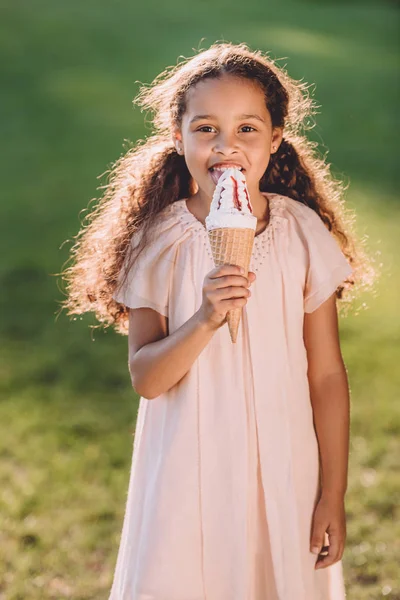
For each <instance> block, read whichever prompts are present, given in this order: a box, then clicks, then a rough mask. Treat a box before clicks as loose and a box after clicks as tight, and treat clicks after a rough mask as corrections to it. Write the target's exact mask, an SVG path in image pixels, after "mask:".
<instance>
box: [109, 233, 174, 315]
mask: <svg viewBox="0 0 400 600" xmlns="http://www.w3.org/2000/svg"><path fill="white" fill-rule="evenodd" d="M131 244H132V246H135V243H133V242H131ZM127 258H128V255H127ZM128 262H129V259H128V260H127V259H125V261H124V263H123V265H122V269H121V272H120V275H119V278H118V284H117V287H116V290H115V292H114V294H113V296H112V297H113V299H114V300H116V301H117V302H119V303H121V304H124V305H125V306H127V307H129V308H152V309H153V310H156V311H157V312H159V313H160V314H161V315H163V316H164V317H167V316H168V308H169V289H170V279H171V273H172V267H173V262H174V261H173V248H171V247H167V248H163V247H162V245H161V243H160V240H159V239H157V238H155V240H154V241H152V242H151V243H150V244H149V246H147V247H145V248H144V249H143V250H142V251H141V252H140V254H139V256H138V258H137V259H136V260H135V261H134V263H133V265H132V266H130V267H129V264H128ZM125 273H127V276H126V279H125V281H124V276H125Z"/></svg>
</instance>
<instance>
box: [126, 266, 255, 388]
mask: <svg viewBox="0 0 400 600" xmlns="http://www.w3.org/2000/svg"><path fill="white" fill-rule="evenodd" d="M255 277H256V276H255V274H254V273H251V272H250V273H249V275H248V278H247V277H245V276H244V275H242V274H240V270H239V267H234V266H232V265H222V266H220V267H217V268H215V269H213V270H212V271H210V273H209V274H208V275H207V277H206V278H205V280H204V283H203V303H202V305H201V307H200V309H199V310H198V311H197V312H196V313H195V314H194V315H193V316H192V317H191V318H190V319H188V320H187V321H186V323H184V324H183V325H182V326H181V327H180V328H179V329H177V330H176V331H174V332H173V333H172V334H171V335H168V322H167V319H166V317H164V316H163V315H161V314H159V313H158V312H156V311H154V310H152V309H151V308H137V309H134V310H132V309H131V310H130V311H129V371H130V374H131V380H132V385H133V387H134V388H135V390H136V391H137V393H138V394H140V395H141V396H143V397H144V398H147V399H148V400H152V399H153V398H156V397H157V396H159V395H160V394H162V393H165V392H167V391H168V390H169V389H171V388H172V387H173V386H174V385H175V384H177V383H178V382H179V381H180V380H181V379H182V378H183V377H184V376H185V375H186V373H187V372H188V371H189V369H190V368H191V366H192V365H193V363H194V362H195V360H196V359H197V357H198V356H199V354H200V353H201V352H202V350H203V349H204V348H205V346H206V345H207V344H208V342H209V341H210V340H211V338H212V337H213V335H214V334H215V332H216V330H217V329H218V328H219V327H221V325H222V324H223V323H224V321H225V317H226V313H227V312H228V310H230V309H232V308H235V307H236V308H237V307H239V306H241V307H243V306H245V304H246V303H247V298H248V296H249V295H250V290H249V289H248V287H249V286H250V285H251V283H253V281H254V280H255Z"/></svg>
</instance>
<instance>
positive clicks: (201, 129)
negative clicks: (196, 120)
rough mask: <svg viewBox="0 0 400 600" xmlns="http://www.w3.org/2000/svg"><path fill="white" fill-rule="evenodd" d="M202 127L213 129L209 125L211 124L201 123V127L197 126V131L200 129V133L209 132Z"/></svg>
mask: <svg viewBox="0 0 400 600" xmlns="http://www.w3.org/2000/svg"><path fill="white" fill-rule="evenodd" d="M204 129H213V128H212V127H211V125H203V126H202V127H199V128H198V129H197V131H201V132H202V133H210V132H209V131H204Z"/></svg>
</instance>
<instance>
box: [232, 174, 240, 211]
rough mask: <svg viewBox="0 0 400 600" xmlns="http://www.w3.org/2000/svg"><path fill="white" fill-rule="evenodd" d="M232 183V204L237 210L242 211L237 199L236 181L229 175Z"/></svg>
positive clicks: (237, 188)
mask: <svg viewBox="0 0 400 600" xmlns="http://www.w3.org/2000/svg"><path fill="white" fill-rule="evenodd" d="M231 179H232V181H233V203H234V205H235V207H236V208H237V209H238V210H242V203H241V202H240V198H239V186H238V182H237V181H236V179H235V178H234V177H233V176H232V175H231Z"/></svg>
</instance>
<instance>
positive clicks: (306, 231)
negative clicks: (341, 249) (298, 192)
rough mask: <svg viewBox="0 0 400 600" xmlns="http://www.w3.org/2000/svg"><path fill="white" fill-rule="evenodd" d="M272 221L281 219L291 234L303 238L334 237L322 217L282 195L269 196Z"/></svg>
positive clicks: (304, 205) (300, 203)
mask: <svg viewBox="0 0 400 600" xmlns="http://www.w3.org/2000/svg"><path fill="white" fill-rule="evenodd" d="M268 198H269V200H270V207H271V217H272V219H274V218H275V219H277V218H278V220H279V219H280V220H281V221H283V222H284V224H285V225H286V226H287V228H288V229H289V232H290V233H291V234H297V235H298V236H300V237H302V238H307V237H309V236H313V235H314V234H316V235H321V234H322V235H323V236H324V237H326V236H327V237H328V238H329V237H331V238H332V237H333V235H332V234H331V233H330V231H329V230H328V229H327V227H326V225H325V224H324V222H323V221H322V219H321V217H320V216H319V215H318V214H317V213H316V212H315V210H313V209H312V208H310V207H309V206H307V205H306V204H303V203H302V202H299V201H298V200H293V198H289V196H283V195H281V194H268Z"/></svg>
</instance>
